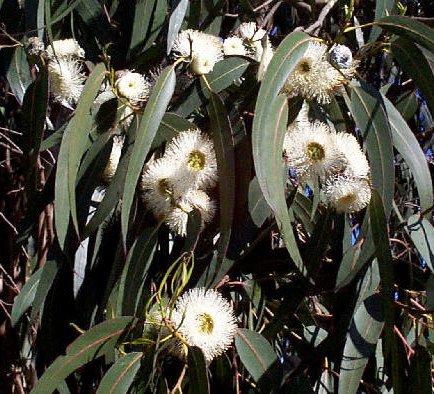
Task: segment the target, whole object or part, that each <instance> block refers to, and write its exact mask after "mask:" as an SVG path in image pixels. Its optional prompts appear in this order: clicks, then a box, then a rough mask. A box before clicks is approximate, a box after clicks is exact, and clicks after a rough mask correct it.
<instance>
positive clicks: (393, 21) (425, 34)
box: [376, 15, 434, 53]
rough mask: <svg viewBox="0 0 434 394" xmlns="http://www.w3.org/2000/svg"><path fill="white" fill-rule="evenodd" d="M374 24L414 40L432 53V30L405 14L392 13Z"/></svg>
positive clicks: (433, 47)
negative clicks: (392, 14)
mask: <svg viewBox="0 0 434 394" xmlns="http://www.w3.org/2000/svg"><path fill="white" fill-rule="evenodd" d="M376 24H377V25H378V26H380V27H381V28H382V29H384V30H386V31H387V32H389V33H394V34H397V35H398V36H400V37H403V38H406V39H407V40H410V41H412V42H415V43H417V44H419V45H421V46H423V47H424V48H426V49H428V50H429V51H431V52H432V53H434V31H433V30H432V29H430V28H429V27H428V26H426V25H424V24H423V23H420V22H417V21H415V20H414V19H413V18H410V17H407V16H398V15H394V16H386V17H385V18H382V19H381V20H380V21H378V22H376Z"/></svg>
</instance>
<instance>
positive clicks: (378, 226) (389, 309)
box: [369, 189, 402, 392]
mask: <svg viewBox="0 0 434 394" xmlns="http://www.w3.org/2000/svg"><path fill="white" fill-rule="evenodd" d="M369 216H370V218H371V232H372V238H373V240H374V245H375V254H376V256H377V259H378V267H379V271H380V279H381V293H380V295H381V301H382V304H383V310H384V322H385V336H384V340H385V347H386V354H385V356H386V358H387V357H389V359H390V360H394V361H393V363H392V379H393V387H394V388H395V390H396V391H397V392H401V389H400V387H401V380H402V378H401V376H402V371H400V362H399V356H398V350H397V346H396V342H395V336H394V326H395V311H394V306H395V305H394V300H395V298H394V297H395V289H394V277H393V266H392V264H393V262H392V253H391V250H390V246H389V235H388V230H387V219H386V215H385V212H384V206H383V203H382V201H381V197H380V194H379V193H378V191H377V190H375V189H374V190H372V197H371V203H370V204H369Z"/></svg>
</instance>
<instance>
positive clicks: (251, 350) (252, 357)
mask: <svg viewBox="0 0 434 394" xmlns="http://www.w3.org/2000/svg"><path fill="white" fill-rule="evenodd" d="M235 347H236V349H237V352H238V354H239V356H240V359H241V362H242V363H243V364H244V366H245V367H246V368H247V370H248V371H249V373H250V375H252V377H253V379H254V380H255V382H258V381H259V380H261V379H263V378H264V375H266V374H267V372H268V371H269V370H270V368H271V367H272V365H273V364H274V363H275V362H276V361H277V356H276V353H274V350H273V348H272V347H271V345H270V344H269V343H268V341H267V340H266V339H265V338H264V337H263V336H262V335H261V334H258V333H257V332H254V331H250V330H247V329H245V328H239V329H238V330H237V332H236V334H235Z"/></svg>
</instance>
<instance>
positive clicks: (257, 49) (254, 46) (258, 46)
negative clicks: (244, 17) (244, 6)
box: [235, 22, 271, 62]
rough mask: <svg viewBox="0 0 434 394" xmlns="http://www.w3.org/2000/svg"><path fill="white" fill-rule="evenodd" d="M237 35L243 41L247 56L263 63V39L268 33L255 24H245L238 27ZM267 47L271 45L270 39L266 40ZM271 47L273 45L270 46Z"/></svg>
mask: <svg viewBox="0 0 434 394" xmlns="http://www.w3.org/2000/svg"><path fill="white" fill-rule="evenodd" d="M235 34H236V35H237V36H238V37H240V38H241V39H242V40H243V43H244V45H245V47H246V52H247V56H249V57H251V58H252V59H254V60H256V61H257V62H259V61H261V58H262V52H263V41H264V40H263V38H264V37H265V36H266V35H267V32H266V31H265V30H264V29H262V28H259V27H258V26H257V25H256V23H255V22H245V23H241V25H240V26H238V29H237V30H236V32H235ZM265 41H266V45H265V46H267V45H268V44H270V43H269V38H268V36H266V38H265ZM270 45H271V44H270Z"/></svg>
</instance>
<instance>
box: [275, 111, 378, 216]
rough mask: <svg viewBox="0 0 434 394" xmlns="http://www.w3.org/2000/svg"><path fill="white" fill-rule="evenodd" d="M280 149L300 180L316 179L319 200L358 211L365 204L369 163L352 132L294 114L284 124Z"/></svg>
mask: <svg viewBox="0 0 434 394" xmlns="http://www.w3.org/2000/svg"><path fill="white" fill-rule="evenodd" d="M283 150H284V157H285V159H286V162H287V164H288V167H289V168H292V169H293V170H294V172H295V174H296V176H297V178H298V179H299V181H300V182H301V183H305V182H309V181H312V180H314V179H315V178H318V179H319V180H320V182H321V184H322V200H323V201H324V202H325V203H326V204H327V205H329V206H331V207H333V208H334V209H336V212H337V213H353V212H358V211H360V210H361V209H363V208H365V207H366V206H367V205H368V204H369V201H370V199H371V187H370V181H369V174H370V168H369V163H368V161H367V159H366V156H365V154H364V153H363V151H362V150H361V148H360V145H359V143H358V142H357V139H356V138H355V137H354V136H353V135H351V134H349V133H345V132H340V133H335V132H333V131H332V130H331V129H330V127H329V126H328V125H327V124H326V123H323V122H320V121H318V120H316V121H315V122H309V121H308V120H307V118H306V119H303V118H301V119H300V118H298V119H297V120H296V121H295V122H294V123H292V124H291V125H290V126H289V127H288V131H287V133H286V135H285V140H284V144H283Z"/></svg>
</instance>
